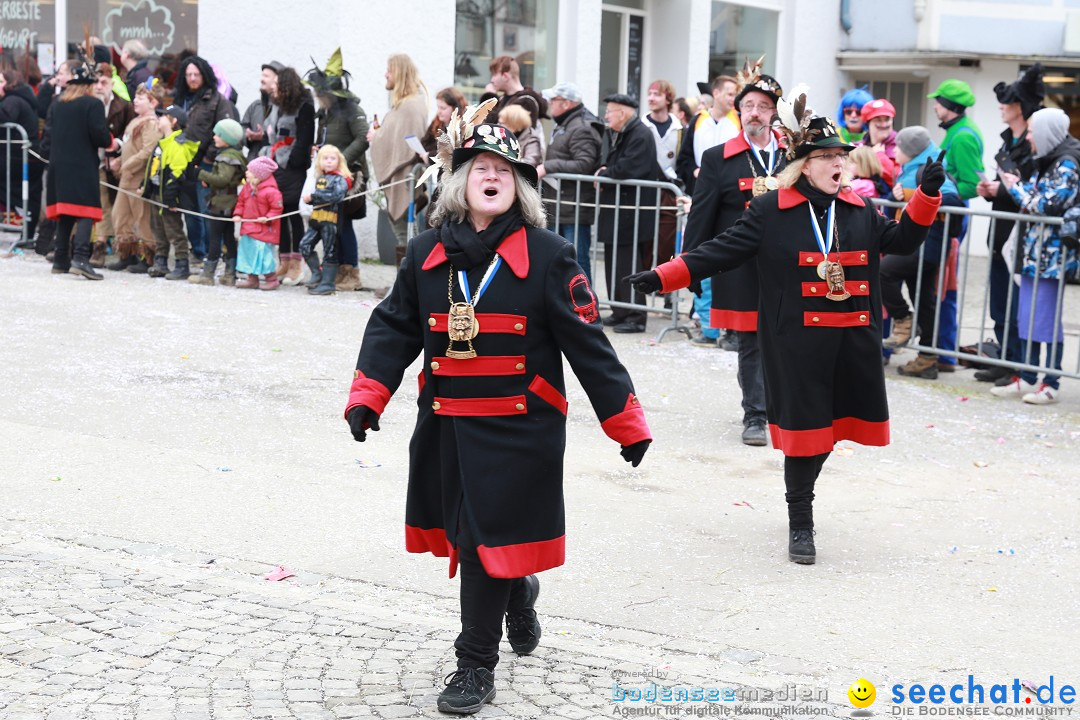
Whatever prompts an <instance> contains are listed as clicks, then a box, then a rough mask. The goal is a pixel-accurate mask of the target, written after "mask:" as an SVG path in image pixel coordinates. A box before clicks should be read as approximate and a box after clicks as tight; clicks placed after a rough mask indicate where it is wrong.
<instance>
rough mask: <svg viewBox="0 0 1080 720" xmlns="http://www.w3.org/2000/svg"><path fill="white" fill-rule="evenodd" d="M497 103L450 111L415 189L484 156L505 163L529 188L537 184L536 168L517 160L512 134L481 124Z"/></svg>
mask: <svg viewBox="0 0 1080 720" xmlns="http://www.w3.org/2000/svg"><path fill="white" fill-rule="evenodd" d="M497 103H498V98H491V99H489V100H485V101H484V102H482V103H480V104H479V105H469V106H467V107H466V108H465V110H464V111H461V112H459V111H458V110H456V109H455V110H454V112H453V113H452V114H451V115H450V122H448V123H447V124H446V130H445V131H444V132H443V133H442V134H441V135H439V137H438V138H437V143H438V149H437V150H436V151H435V154H434V155H433V156H432V157H431V165H430V166H429V167H428V169H427V170H425V171H424V174H423V175H421V176H420V178H419V179H418V180H417V181H416V184H417V185H420V184H423V183H424V182H425V181H426V180H427V179H428V177H429V176H432V175H437V173H438V172H439V171H440V170H441V171H442V172H443V173H445V175H444V176H446V177H448V176H449V175H450V174H452V173H453V172H454V171H455V170H457V169H458V168H459V167H461V165H462V164H464V163H466V162H468V161H469V160H471V159H472V158H474V157H476V156H477V155H479V154H480V153H484V152H489V153H494V154H496V155H498V156H499V157H501V158H503V159H504V160H507V161H508V162H509V163H510V164H511V165H513V166H514V169H515V170H517V171H518V172H519V173H521V174H522V175H523V176H524V177H525V179H527V180H528V181H529V182H531V183H532V184H533V185H535V184H536V183H537V182H538V178H537V175H536V168H534V167H533V166H532V165H530V164H529V163H527V162H525V161H524V160H522V159H521V158H520V155H519V153H520V147H519V146H518V140H517V137H516V136H515V135H514V133H513V132H511V130H510V129H509V128H506V127H503V126H502V125H499V124H497V123H489V122H484V119H485V118H486V117H487V116H488V114H489V113H490V112H491V110H492V108H494V107H495V105H496V104H497Z"/></svg>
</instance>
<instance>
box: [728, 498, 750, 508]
mask: <svg viewBox="0 0 1080 720" xmlns="http://www.w3.org/2000/svg"><path fill="white" fill-rule="evenodd" d="M731 504H732V505H737V506H739V507H748V508H750V509H751V510H753V509H754V506H753V505H751V504H750V503H748V502H746V501H745V500H740V501H739V502H737V503H731Z"/></svg>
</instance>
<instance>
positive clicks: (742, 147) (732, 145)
mask: <svg viewBox="0 0 1080 720" xmlns="http://www.w3.org/2000/svg"><path fill="white" fill-rule="evenodd" d="M772 134H773V137H774V138H776V143H777V144H778V145H779V146H780V147H787V145H786V144H785V143H784V138H783V136H782V135H781V134H780V133H778V132H777V131H776V130H773V131H772ZM749 149H750V143H748V142H746V133H745V132H743V131H740V132H739V134H738V135H736V136H735V137H733V138H731V139H730V140H728V141H727V142H726V143H724V159H725V160H727V159H728V158H729V157H731V156H732V155H738V154H739V153H744V152H746V151H747V150H749Z"/></svg>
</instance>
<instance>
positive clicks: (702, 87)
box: [697, 82, 712, 95]
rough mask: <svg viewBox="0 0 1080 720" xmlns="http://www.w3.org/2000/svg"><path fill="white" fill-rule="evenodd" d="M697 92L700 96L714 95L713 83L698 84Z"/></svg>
mask: <svg viewBox="0 0 1080 720" xmlns="http://www.w3.org/2000/svg"><path fill="white" fill-rule="evenodd" d="M697 91H698V94H699V95H712V83H707V82H699V83H697Z"/></svg>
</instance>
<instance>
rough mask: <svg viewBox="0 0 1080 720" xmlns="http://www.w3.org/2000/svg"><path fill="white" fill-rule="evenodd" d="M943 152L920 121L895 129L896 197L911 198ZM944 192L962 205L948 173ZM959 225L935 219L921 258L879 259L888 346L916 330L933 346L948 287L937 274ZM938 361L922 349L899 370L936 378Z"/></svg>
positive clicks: (950, 202)
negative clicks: (889, 329)
mask: <svg viewBox="0 0 1080 720" xmlns="http://www.w3.org/2000/svg"><path fill="white" fill-rule="evenodd" d="M939 153H940V151H939V149H938V146H937V145H935V144H934V143H933V142H931V140H930V132H929V131H928V130H927V129H926V128H924V127H922V126H921V125H912V126H910V127H906V128H904V129H903V130H901V131H900V132H899V133H897V136H896V159H897V162H898V163H900V175H899V178H898V179H897V182H896V186H895V187H894V188H893V198H894V199H896V200H904V201H909V200H910V199H911V198H912V197H913V196H914V195H915V192H916V190H917V189H918V187H919V179H920V178H919V173H920V172H922V170H923V168H924V167H925V165H926V163H927V161H928V160H934V159H936V158H937V156H938V154H939ZM940 191H941V205H942V206H953V207H960V206H962V205H963V203H962V202H961V201H960V197H959V195H957V190H956V185H955V184H953V181H952V180H950V179H949V178H948V177H946V178H945V180H944V182H943V183H942V184H941V188H940ZM959 226H960V223H959V222H958V221H957V219H956V216H946V217H945V219H937V220H935V221H934V222H933V224H932V225H931V226H930V231H929V232H928V233H927V235H926V242H924V243H923V247H922V256H921V257H920V256H919V254H918V253H915V254H913V255H886V256H885V257H883V258H882V259H881V301H882V304H883V305H884V307H885V309H886V310H887V311H888V313H889V317H890V318H891V319H892V334H891V335H890V336H889V337H888V339H886V340H885V343H884V344H885V347H887V348H889V349H892V350H895V349H898V348H900V347H903V346H904V345H906V344H907V343H908V341H909V340H910V339H911V336H912V335H913V334H914V333H915V332H917V331H918V332H919V342H920V344H922V345H925V346H927V347H934V346H935V343H934V337H935V336H934V332H935V329H934V328H935V326H940V325H941V318H940V316H937V317H936V316H935V312H934V311H935V308H936V306H937V302H936V298H937V297H938V294H939V291H941V292H943V291H944V290H945V289H946V283H945V282H944V278H943V277H942V276H941V275H939V273H941V272H942V271H943V270H944V269H945V266H944V261H945V260H946V258H947V257H948V253H949V244H950V241H951V239H952V238H954V237H956V233H957V232H959ZM946 230H948V234H947V235H946ZM905 284H906V285H907V288H908V295H909V296H910V297H911V301H912V304H914V305H915V315H913V314H912V310H911V307H910V306H909V305H908V303H907V301H906V300H904V296H903V293H902V290H901V288H902V287H903V286H904V285H905ZM916 291H917V292H916ZM946 312H948V310H947V308H946V307H945V306H944V305H942V308H941V314H942V315H944V314H945V313H946ZM916 316H917V318H916ZM916 322H918V326H917V327H916V325H915V323H916ZM938 362H939V358H938V355H937V354H935V353H930V352H919V354H918V356H916V357H915V358H914V359H913V360H911V361H910V362H908V363H906V364H905V365H902V366H900V367H898V368H896V371H897V372H898V373H899V374H901V375H907V376H909V377H920V378H923V379H926V380H934V379H936V378H937V376H938V371H939V370H940V369H941V368H940V366H939V365H938Z"/></svg>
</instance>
